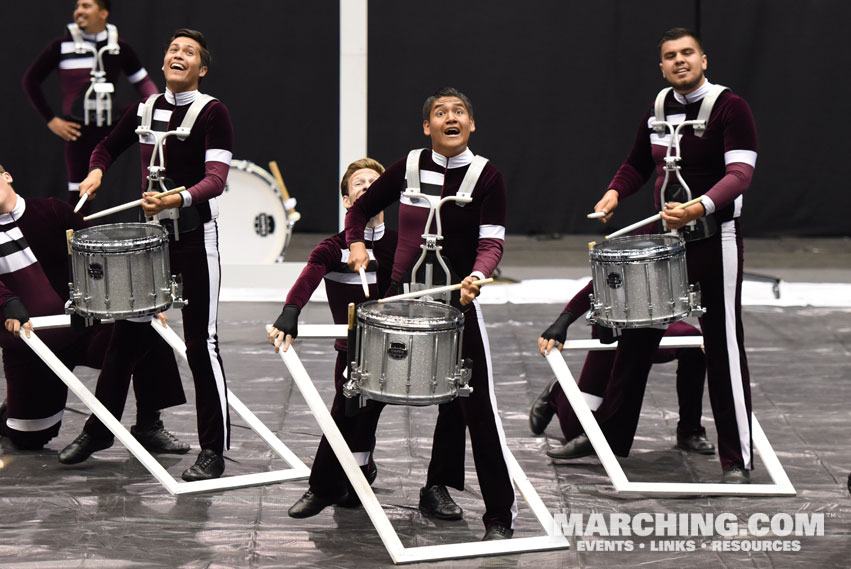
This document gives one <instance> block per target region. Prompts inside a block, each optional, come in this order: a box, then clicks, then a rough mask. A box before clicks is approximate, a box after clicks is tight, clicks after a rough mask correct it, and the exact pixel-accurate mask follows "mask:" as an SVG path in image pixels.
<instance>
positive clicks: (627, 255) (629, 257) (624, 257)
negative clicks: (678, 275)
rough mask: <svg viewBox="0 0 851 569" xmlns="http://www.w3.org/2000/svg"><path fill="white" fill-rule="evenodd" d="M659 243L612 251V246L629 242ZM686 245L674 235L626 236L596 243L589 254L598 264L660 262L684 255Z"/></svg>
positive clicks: (680, 238)
mask: <svg viewBox="0 0 851 569" xmlns="http://www.w3.org/2000/svg"><path fill="white" fill-rule="evenodd" d="M639 240H643V241H647V240H651V241H660V243H658V244H657V245H654V246H652V247H640V248H635V249H613V248H612V246H613V245H619V244H623V243H628V242H630V241H639ZM685 251H686V243H685V241H684V240H683V239H682V237H679V236H676V235H626V236H623V237H615V238H614V239H610V240H608V241H604V242H602V243H598V244H596V245H594V247H593V248H592V249H591V251H590V252H589V257H590V258H591V260H592V261H599V262H607V263H612V262H636V261H639V262H641V261H647V260H662V259H666V258H672V257H677V256H680V255H684V254H685Z"/></svg>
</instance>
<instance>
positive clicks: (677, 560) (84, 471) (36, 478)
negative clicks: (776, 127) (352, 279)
mask: <svg viewBox="0 0 851 569" xmlns="http://www.w3.org/2000/svg"><path fill="white" fill-rule="evenodd" d="M317 237H318V236H317ZM316 241H317V239H313V240H312V243H315V242H316ZM830 242H831V243H832V244H833V246H835V247H836V249H835V251H836V254H835V255H834V256H833V259H832V260H831V258H830V255H826V257H827V258H826V259H825V262H824V263H823V264H822V266H821V269H824V270H825V271H827V273H825V274H828V273H829V276H828V277H827V279H826V280H832V281H834V282H837V281H839V282H841V281H844V282H849V280H851V279H849V278H848V277H849V275H848V272H849V269H851V264H849V263H848V256H847V252H848V241H847V240H833V241H830ZM795 243H796V245H795V246H794V247H792V248H791V249H794V250H795V251H796V252H797V254H799V255H801V254H802V255H803V256H801V257H799V259H800V262H799V265H796V264H795V261H794V260H790V259H789V258H788V255H783V254H781V253H778V258H782V259H783V260H782V262H781V263H779V264H776V265H774V266H776V269H777V271H778V272H782V271H784V270H787V271H788V270H793V269H794V267H795V266H801V268H810V270H811V271H816V269H814V268H812V267H810V264H812V262H813V256H814V255H815V253H813V251H819V247H818V246H811V245H801V243H802V242H801V241H796V242H795ZM825 243H826V242H825ZM543 244H544V246H545V247H546V248H548V249H553V248H558V246H559V245H558V242H555V243H552V242H543ZM527 245H528V246H529V249H534V248H535V247H536V244H535V243H534V240H529V242H528V243H527ZM758 246H759V245H758ZM762 246H766V245H765V244H764V243H763V244H762ZM786 246H787V250H789V249H788V242H787V245H786ZM510 250H511V248H510V247H509V251H510ZM823 250H824V247H822V248H821V251H822V252H823ZM843 255H844V256H843ZM815 256H817V255H815ZM769 257H770V252H766V257H765V258H769ZM746 258H747V257H746ZM837 258H838V259H839V261H838V263H839V265H838V266H837V265H836V262H837ZM288 260H299V259H294V258H292V257H291V256H290V255H288ZM539 264H541V265H543V264H544V263H539ZM520 265H527V268H528V266H529V262H528V260H527V259H526V258H524V259H523V261H522V262H521V261H518V262H517V263H515V264H514V265H512V264H510V263H509V264H508V265H507V266H508V267H520ZM577 265H578V266H581V264H580V263H577ZM758 268H760V270H761V272H764V273H770V272H771V267H770V266H759V267H758ZM837 269H838V271H837ZM831 271H832V272H831ZM505 272H511V273H512V274H510V275H507V276H511V277H513V278H524V274H523V273H524V269H523V268H522V267H521V268H511V269H510V271H509V269H505ZM529 272H530V273H534V271H533V270H531V269H529ZM527 274H528V273H527ZM809 274H810V275H811V278H813V280H817V278H818V274H817V272H816V273H814V272H810V273H809ZM560 309H561V306H556V305H542V304H539V305H514V304H506V305H487V306H485V307H484V316H485V320H486V322H487V326H488V327H487V330H488V334H489V336H490V343H491V347H492V357H493V362H494V369H495V370H496V394H497V398H498V401H499V406H500V413H501V418H502V422H503V426H504V429H505V433H506V437H507V442H508V446H509V448H510V449H511V450H512V452H513V453H514V454H515V456H516V457H517V459H518V461H519V463H520V465H521V466H522V468H523V469H524V471H525V473H526V475H527V476H528V477H529V479H530V481H531V482H532V484H533V485H534V486H535V488H536V489H537V491H538V492H539V494H540V496H541V498H542V499H543V501H544V503H545V504H547V506H548V507H549V508H550V510H551V512H553V513H580V514H585V515H588V514H591V513H603V514H608V513H610V512H623V513H627V514H633V515H634V514H638V513H651V514H653V513H687V514H707V513H712V514H716V515H719V514H722V513H731V514H733V515H735V516H736V517H737V518H738V519H739V520H740V522H743V521H746V520H747V519H748V518H749V516H751V515H752V514H756V513H766V514H768V515H769V516H772V515H774V514H778V513H785V514H791V515H794V514H796V513H823V514H824V535H823V536H812V537H800V538H798V537H789V538H783V539H782V540H781V541H787V542H791V541H793V540H799V544H798V545H799V548H800V550H799V551H795V552H741V551H739V552H719V551H711V548H707V549H703V548H701V541H706V542H708V541H710V540H713V539H714V540H719V539H721V540H723V538H719V537H717V536H716V537H714V538H698V539H697V540H696V544H697V547H696V550H695V551H688V552H661V551H651V548H652V544H651V542H653V541H656V540H659V539H663V538H655V537H633V538H632V539H633V542H634V550H633V551H631V552H617V551H608V552H602V551H597V552H590V551H578V550H577V548H576V547H575V543H576V541H575V540H574V539H573V538H571V545H574V547H572V548H571V549H570V550H564V551H558V552H546V553H523V554H513V555H507V556H499V557H488V558H473V559H462V560H451V561H444V562H439V563H428V564H425V563H424V564H422V565H421V566H429V567H432V566H433V567H458V568H472V567H493V568H496V567H506V568H507V567H536V568H542V567H547V568H549V567H613V566H629V567H633V566H645V565H646V566H651V567H685V566H689V567H695V568H697V567H754V568H766V567H849V566H851V499H849V494H848V490H847V489H846V480H847V477H848V473H849V471H850V470H851V412H849V411H851V310H849V309H830V308H806V307H792V308H776V307H770V308H769V307H753V306H750V307H746V308H745V310H744V318H745V333H746V341H747V348H748V358H749V362H750V366H751V377H752V390H753V402H754V411H755V413H756V415H757V417H758V418H759V420H760V422H761V424H762V427H763V429H764V430H765V432H766V434H767V436H768V439H769V441H770V442H771V444H772V445H773V447H774V450H775V451H776V453H777V455H778V457H779V459H780V461H781V463H782V464H783V466H784V468H785V469H786V472H787V474H788V475H789V477H790V478H791V480H792V483H793V484H794V485H795V487H796V489H797V491H798V495H797V496H796V497H792V498H761V497H750V498H749V497H659V496H650V495H645V496H638V497H636V496H623V495H618V494H616V493H615V492H614V490H613V488H612V486H611V484H610V482H609V480H608V478H607V476H606V474H605V472H604V471H603V469H602V467H601V466H600V464H599V461H598V460H597V459H596V458H593V457H592V458H584V459H580V460H577V461H575V463H573V464H553V462H552V461H550V460H549V459H548V458H547V457H546V456H545V455H544V451H545V450H546V448H547V447H548V446H553V445H559V444H560V442H561V441H560V440H559V438H558V437H559V436H560V431H559V429H558V426H557V423H556V422H555V421H554V422H553V424H551V426H550V427H549V429H548V430H547V432H546V436H545V437H540V436H533V435H532V434H531V433H530V432H529V427H528V411H529V406H530V404H531V402H532V401H533V400H534V399H535V397H537V395H538V394H539V393H540V391H541V389H542V388H543V387H544V385H545V384H546V382H547V381H548V380H549V378H550V377H551V373H550V370H549V366H548V365H547V363H546V362H545V360H544V359H543V358H541V357H540V356H538V355H536V353H535V351H534V347H533V345H534V341H535V339H536V338H537V336H538V334H539V333H540V332H541V330H542V329H543V328H544V327H545V326H546V325H547V324H548V323H549V322H550V321H551V320H552V319H553V317H554V316H555V315H556V314H557V313H558V311H559V310H560ZM279 310H280V306H277V305H275V304H272V303H225V304H222V306H221V316H220V318H219V324H220V339H221V348H222V356H223V358H224V362H225V367H226V372H227V379H228V384H229V387H230V388H231V390H232V391H233V392H234V393H236V394H237V395H238V396H239V397H240V398H241V399H242V401H243V402H244V403H245V404H246V405H247V406H248V407H249V408H250V409H251V410H252V411H253V412H254V413H255V414H256V415H257V416H258V417H259V418H260V419H261V420H262V421H264V422H265V423H266V425H267V426H269V428H271V429H272V430H273V431H274V432H275V433H276V434H278V436H279V437H280V438H281V440H283V441H284V442H285V444H286V445H287V446H289V448H290V449H291V450H293V451H294V452H295V453H296V454H297V455H298V456H299V457H300V458H301V459H302V460H304V461H305V462H306V463H307V464H308V465H310V464H311V462H312V457H313V454H314V452H315V450H316V445H317V443H318V442H319V436H320V432H319V429H318V427H317V424H316V421H315V420H314V418H313V416H312V415H311V413H310V411H309V410H308V408H307V405H306V404H305V402H304V399H303V398H302V397H301V395H300V394H299V392H298V389H297V388H296V387H295V385H294V383H293V381H292V380H291V379H290V377H289V375H288V373H287V371H286V369H285V367H284V365H283V363H282V362H281V360H280V359H279V358H278V356H277V355H275V354H274V353H273V352H272V351H271V348H270V347H269V346H268V345H264V343H263V342H264V332H263V325H264V324H265V323H267V322H270V321H271V320H273V319H274V317H275V316H276V315H277V313H278V312H279ZM302 314H303V317H302V318H303V321H304V322H309V323H327V322H329V321H330V318H329V314H328V310H327V308H326V307H325V306H323V305H321V304H319V303H311V304H310V305H308V307H307V308H306V310H305V311H304V312H303V313H302ZM171 317H172V321H173V323H174V325H175V327H179V315H177V314H176V313H174V314H173V315H172V316H171ZM585 336H587V330H586V329H584V326H581V325H574V327H572V328H571V335H570V337H571V338H578V337H585ZM296 349H297V350H298V351H299V354H300V355H301V357H302V360H303V361H304V363H305V366H306V368H307V370H308V372H309V373H310V374H311V377H312V379H313V381H314V383H315V384H316V386H317V387H318V388H319V390H320V392H321V393H322V395H323V397H324V398H325V400H326V402H327V403H328V404H329V405H330V401H331V398H332V395H333V387H332V385H333V383H332V370H333V365H334V352H333V350H332V349H331V341H330V340H324V339H323V340H320V339H305V340H300V341H299V342H298V343H297V344H296ZM583 358H584V354H582V353H580V352H571V353H569V355H568V364H569V366H570V367H571V369H572V371H573V372H574V375H578V372H579V370H580V368H581V364H582V360H583ZM181 366H182V367H181V369H182V370H183V371H184V372H186V373H184V379H185V382H184V383H185V385H186V390H187V396H188V397H189V399H190V401H191V400H192V397H193V390H192V386H191V380H190V379H189V377H190V376H189V374H188V369H187V368H186V366H185V365H184V364H183V363H181ZM674 366H675V364H663V365H657V366H654V368H653V370H652V372H651V378H650V381H649V383H648V389H647V394H646V396H645V402H644V407H643V411H642V415H641V422H640V425H639V430H638V437H637V440H636V444H635V446H634V448H633V452H632V454H631V456H630V457H629V458H626V459H622V460H621V464H622V465H623V468H624V470H625V471H626V474H627V476H628V477H629V478H630V480H632V481H671V482H675V481H677V482H696V481H701V482H716V481H718V479H719V476H720V466H719V464H718V462H717V457H706V456H698V455H687V454H684V453H682V452H680V451H678V450H675V449H674V430H675V426H676V421H677V416H676V395H675V392H674V389H673V386H674ZM80 369H81V372H80V373H79V374H78V376H79V377H80V378H81V379H83V380H84V382H85V383H86V384H87V385H89V386H90V388H92V389H93V386H94V380H95V375H94V372H92V371H91V370H88V369H85V368H80ZM4 393H5V385H2V386H0V396H2V394H4ZM127 408H128V410H129V411H128V412H127V413H126V417H125V420H124V423H125V424H126V425H129V424H132V419H133V417H132V415H133V412H132V410H133V408H134V403H133V402H132V394H131V401H130V402H128V406H127ZM85 411H86V410H85V407H84V406H83V405H82V403H81V402H80V401H79V400H77V399H76V398H75V397H74V396H73V395H70V396H69V401H68V411H67V412H66V415H65V420H64V422H63V427H62V431H61V433H60V435H59V437H58V438H56V439H54V440H53V441H52V442H51V443H50V444H49V445H48V448H46V449H45V450H44V451H41V452H19V451H15V450H13V449H12V448H11V447H10V446H9V445H8V441H3V442H2V449H0V451H1V452H2V457H0V459H2V470H0V511H2V517H1V518H0V519H2V521H0V566H2V567H9V568H17V567H32V568H36V567H38V568H51V569H53V568H72V567H74V568H77V567H83V568H87V567H98V568H101V567H104V568H121V567H193V568H194V567H210V568H212V567H318V566H321V567H324V568H326V569H331V568H336V567H384V566H390V565H391V560H390V557H389V556H388V554H387V552H386V550H385V548H384V546H383V545H382V543H381V541H380V539H379V537H378V534H377V533H376V531H375V530H374V528H373V527H372V524H371V523H370V521H369V518H368V517H367V515H366V514H365V512H364V511H363V509H362V508H358V509H343V508H333V507H332V508H328V509H326V510H325V511H323V512H322V513H321V514H319V515H318V516H316V517H313V518H310V519H307V520H294V519H291V518H289V517H288V516H287V509H288V508H289V506H290V505H291V504H292V503H293V502H295V501H296V500H297V499H298V498H299V497H300V496H301V494H302V493H303V492H304V491H305V490H306V481H291V482H285V483H281V484H273V485H267V486H261V487H252V488H243V489H236V490H228V491H222V492H217V493H212V494H200V495H190V496H182V497H173V496H169V495H168V494H167V493H166V492H165V490H164V489H163V487H162V486H161V485H160V484H159V483H157V482H156V481H155V480H154V479H153V478H152V477H151V476H150V474H148V472H147V471H146V470H145V469H144V468H143V467H142V465H141V464H140V463H139V462H138V461H137V460H136V459H135V458H133V457H132V455H130V454H129V453H128V452H127V451H126V450H125V449H124V448H122V447H121V445H120V444H116V446H115V447H113V448H111V449H109V450H106V451H103V452H100V453H97V454H96V455H95V456H94V457H92V458H91V459H89V460H88V461H87V462H85V463H83V464H81V465H77V466H73V467H68V466H63V465H60V464H59V463H58V461H57V458H56V455H57V452H58V451H59V450H60V449H61V448H63V447H64V446H65V445H66V444H68V443H69V442H70V441H71V440H72V439H73V438H74V437H75V436H76V435H77V434H78V433H79V432H80V430H81V428H82V425H83V421H84V419H85ZM435 414H436V409H435V408H433V407H426V408H412V407H388V408H387V409H386V410H385V411H384V413H383V415H382V420H381V423H380V425H379V431H378V445H377V449H376V461H377V464H378V471H379V472H378V479H377V481H376V482H375V484H374V489H375V493H376V495H377V496H378V498H379V500H380V501H381V502H382V504H383V505H384V507H385V511H386V512H387V514H388V516H389V517H390V520H391V521H392V523H393V526H394V528H395V529H396V531H397V532H398V534H399V537H400V539H401V541H402V543H403V544H404V545H406V546H417V545H432V544H442V543H455V542H465V541H474V540H477V539H479V538H481V535H482V533H483V527H482V524H481V515H482V513H483V504H482V501H481V495H480V492H479V490H478V484H477V482H476V477H475V471H474V469H473V465H472V456H471V455H470V453H469V445H468V461H467V489H466V490H465V491H464V492H457V491H453V492H452V493H453V496H454V497H455V499H456V500H457V501H458V503H459V504H460V505H461V506H462V507H463V508H464V519H463V520H462V521H459V522H440V521H434V520H430V519H427V518H424V517H423V516H422V515H421V514H420V513H419V511H418V510H417V499H418V492H419V488H420V486H421V485H422V484H423V482H424V479H425V471H426V467H427V464H428V459H429V456H430V449H431V437H430V435H431V431H432V427H433V424H434V417H435ZM233 415H234V417H236V416H235V414H233ZM165 421H166V426H167V427H168V428H169V429H171V430H172V431H174V432H175V433H177V434H178V435H179V436H180V437H181V438H182V439H183V440H186V441H190V442H192V443H193V445H194V446H193V451H192V452H191V453H190V455H187V456H185V457H173V456H166V455H163V456H160V461H161V462H162V464H163V465H164V466H165V467H166V468H167V469H168V470H169V472H171V473H172V474H174V475H175V476H179V474H180V472H181V471H182V470H183V469H184V468H186V467H188V466H189V465H191V464H192V462H193V461H194V457H195V453H196V452H197V442H196V440H195V435H194V432H195V429H194V406H193V405H191V404H190V405H186V406H183V407H180V408H177V409H175V410H170V411H169V412H167V414H166V415H165ZM704 424H705V426H706V427H707V429H708V432H709V435H710V438H711V439H713V440H714V426H713V424H712V419H711V412H710V410H709V402H708V397H707V396H705V401H704ZM271 455H272V453H271V451H270V450H269V449H268V448H267V447H266V446H265V444H264V443H263V442H262V441H261V440H260V439H258V438H257V437H256V436H255V435H254V434H253V432H252V431H251V430H250V429H248V428H247V427H246V426H245V424H244V423H243V422H242V421H241V420H240V419H239V418H238V417H236V418H235V419H234V425H233V437H232V446H231V449H230V451H229V452H228V453H227V455H226V456H227V458H228V461H227V472H226V474H229V475H233V474H241V473H249V472H259V471H264V470H268V469H278V468H285V467H286V465H285V463H284V462H283V461H282V460H280V459H277V458H274V459H273V458H271ZM753 481H754V482H765V483H768V482H770V480H769V477H768V475H767V473H766V471H765V468H764V467H763V465H762V463H761V462H760V460H759V458H757V460H756V470H755V471H754V472H753ZM519 507H520V511H519V516H518V518H517V522H516V528H517V531H516V534H515V535H516V536H517V537H524V536H535V535H542V531H541V528H540V525H539V524H538V522H537V521H536V519H535V518H534V516H533V514H532V513H531V511H530V510H529V508H528V507H527V506H526V505H525V503H524V502H522V501H520V502H519ZM664 539H667V538H664ZM664 539H663V540H664ZM765 539H768V538H765ZM616 540H617V539H616V538H611V539H608V538H601V539H599V540H598V541H601V542H606V541H608V542H614V541H616ZM754 540H756V541H759V539H758V538H754ZM668 541H670V539H668ZM642 545H643V546H644V547H642Z"/></svg>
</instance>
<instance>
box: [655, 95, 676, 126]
mask: <svg viewBox="0 0 851 569" xmlns="http://www.w3.org/2000/svg"><path fill="white" fill-rule="evenodd" d="M672 89H673V87H665V88H664V89H662V90H661V91H659V94H658V95H656V102H655V103H654V104H653V113H654V115H655V120H656V122H657V123H658V122H662V121H664V120H665V99H666V98H667V97H668V93H670V92H671V90H672ZM653 130H655V131H656V134H658V135H659V136H664V135H665V132H666V129H665V127H664V126H662V125H659V126H654V127H653Z"/></svg>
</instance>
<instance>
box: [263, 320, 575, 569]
mask: <svg viewBox="0 0 851 569" xmlns="http://www.w3.org/2000/svg"><path fill="white" fill-rule="evenodd" d="M299 332H300V333H299V337H300V338H304V337H306V336H307V335H308V333H310V332H313V333H315V334H317V335H318V336H319V337H331V334H335V335H336V337H340V336H345V334H346V327H345V326H342V325H336V326H315V327H308V326H304V327H300V330H299ZM280 355H281V359H282V360H283V362H284V364H286V366H287V369H288V370H289V372H290V375H292V377H293V380H294V381H295V383H296V385H297V386H298V388H299V390H300V391H301V394H302V396H303V397H304V399H305V401H306V402H307V405H308V407H309V408H310V411H311V412H312V413H313V416H314V417H315V418H316V422H317V423H319V427H320V429H322V433H323V434H324V435H325V438H326V439H327V440H328V443H329V444H330V445H331V449H332V450H333V451H334V454H335V455H336V456H337V459H338V460H339V461H340V465H341V466H342V467H343V471H344V472H345V473H346V476H347V477H348V479H349V482H351V484H352V487H353V488H354V489H355V492H356V493H357V495H358V498H360V501H361V503H362V504H363V507H364V509H365V510H366V513H367V515H368V516H369V519H370V520H371V521H372V524H373V526H375V529H376V531H377V532H378V535H379V537H380V538H381V541H382V543H383V544H384V547H385V548H386V549H387V552H388V553H389V554H390V557H391V559H392V560H393V563H396V564H400V563H417V562H421V561H436V560H441V559H461V558H465V557H480V556H485V555H504V554H508V553H523V552H532V551H548V550H554V549H568V548H569V547H570V545H569V543H568V541H567V538H566V537H565V536H564V535H561V534H554V531H555V524H554V522H553V517H552V515H551V514H550V512H549V510H548V509H547V507H546V506H545V505H544V503H543V501H542V500H541V498H540V497H539V496H538V493H537V492H536V491H535V489H534V488H533V487H532V484H531V483H530V482H529V480H528V479H527V478H526V474H525V473H524V472H523V469H522V468H520V465H519V464H518V463H517V460H516V459H515V458H514V455H513V454H511V452H510V451H509V453H508V461H509V464H508V468H509V473H510V474H511V478H512V480H513V481H514V484H515V485H516V486H517V488H518V489H519V490H520V493H521V494H522V495H523V498H525V500H526V502H527V503H528V504H529V506H530V508H531V509H532V511H533V513H534V514H535V517H537V519H538V521H539V522H540V523H541V525H542V526H543V528H544V531H545V532H546V535H544V536H536V537H524V538H517V539H507V540H502V541H471V542H464V543H451V544H442V545H428V546H420V547H405V546H404V545H402V542H401V541H400V540H399V536H398V534H397V533H396V530H395V529H393V525H392V524H391V523H390V520H389V519H388V518H387V514H386V513H385V512H384V508H383V507H382V506H381V504H380V503H379V501H378V499H377V498H376V497H375V493H373V491H372V488H371V487H370V485H369V483H368V482H367V481H366V478H365V477H364V475H363V472H362V471H361V469H360V467H359V466H358V464H357V462H356V461H355V457H354V455H352V452H351V451H350V450H349V446H348V444H346V441H345V439H344V438H343V435H342V433H341V432H340V429H339V428H338V427H337V424H336V423H335V422H334V419H333V418H332V417H331V413H330V412H329V411H328V409H327V408H326V406H325V403H324V401H322V397H321V396H320V395H319V392H318V391H317V390H316V387H315V386H314V384H313V381H312V380H311V379H310V376H309V375H308V373H307V370H305V369H304V366H303V365H302V363H301V360H300V359H299V357H298V355H297V354H296V351H295V348H292V347H291V348H290V349H289V350H287V351H286V352H283V351H282V352H280ZM506 450H507V449H506Z"/></svg>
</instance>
